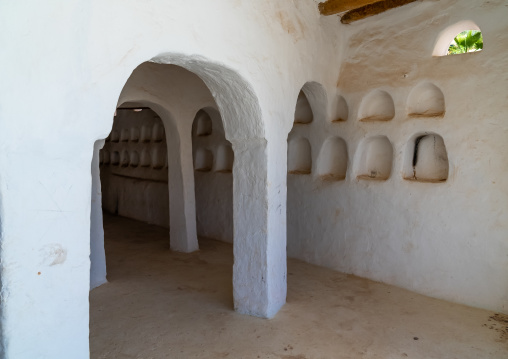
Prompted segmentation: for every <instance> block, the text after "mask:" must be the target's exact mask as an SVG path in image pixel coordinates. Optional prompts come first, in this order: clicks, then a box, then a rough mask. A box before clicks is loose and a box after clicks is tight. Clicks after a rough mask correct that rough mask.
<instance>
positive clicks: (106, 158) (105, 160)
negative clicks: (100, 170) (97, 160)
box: [101, 150, 111, 165]
mask: <svg viewBox="0 0 508 359" xmlns="http://www.w3.org/2000/svg"><path fill="white" fill-rule="evenodd" d="M101 153H102V163H103V164H105V165H109V162H110V158H111V156H110V154H109V151H108V150H101Z"/></svg>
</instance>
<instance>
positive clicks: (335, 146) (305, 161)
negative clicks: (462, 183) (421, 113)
mask: <svg viewBox="0 0 508 359" xmlns="http://www.w3.org/2000/svg"><path fill="white" fill-rule="evenodd" d="M358 156H359V157H358V158H357V162H356V168H355V172H356V173H355V175H356V178H357V179H359V180H375V181H385V180H387V179H388V178H390V174H391V172H392V163H393V146H392V144H391V142H390V140H389V139H388V138H387V137H386V136H373V137H369V138H367V139H365V140H364V141H363V142H362V143H361V145H360V149H359V154H358ZM316 171H317V174H318V176H319V178H321V179H322V180H324V181H340V180H344V179H345V178H346V174H347V171H348V150H347V144H346V141H344V139H342V138H340V137H330V138H328V139H327V140H326V141H325V142H324V143H323V145H322V147H321V150H320V152H319V156H318V160H317V166H316ZM448 171H449V164H448V154H447V151H446V146H445V143H444V141H443V138H442V137H441V136H439V135H437V134H434V133H423V134H418V135H415V136H413V137H412V138H411V139H410V140H409V141H408V143H407V146H406V151H405V153H404V164H403V178H404V179H406V180H409V181H417V182H430V183H438V182H444V181H446V180H447V179H448ZM288 173H289V174H291V175H308V174H311V173H312V151H311V146H310V143H309V141H308V140H307V139H306V138H304V137H299V138H293V139H291V140H289V142H288Z"/></svg>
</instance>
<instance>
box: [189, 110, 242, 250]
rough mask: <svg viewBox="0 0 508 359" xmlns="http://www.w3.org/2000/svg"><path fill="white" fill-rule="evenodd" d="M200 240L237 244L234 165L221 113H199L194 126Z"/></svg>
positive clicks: (197, 221)
mask: <svg viewBox="0 0 508 359" xmlns="http://www.w3.org/2000/svg"><path fill="white" fill-rule="evenodd" d="M192 151H193V157H194V183H195V195H196V225H197V233H198V236H201V237H207V238H213V239H218V240H221V241H225V242H229V243H232V242H233V174H232V171H233V162H234V153H233V148H232V146H231V143H229V141H227V140H226V137H225V133H224V128H223V125H222V118H221V116H220V113H219V111H217V110H216V109H214V108H211V107H207V108H204V109H201V110H199V111H198V112H197V114H196V116H195V118H194V122H193V125H192Z"/></svg>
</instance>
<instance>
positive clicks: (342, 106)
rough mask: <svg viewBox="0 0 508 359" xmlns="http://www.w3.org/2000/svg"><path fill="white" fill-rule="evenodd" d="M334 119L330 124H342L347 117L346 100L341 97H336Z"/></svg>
mask: <svg viewBox="0 0 508 359" xmlns="http://www.w3.org/2000/svg"><path fill="white" fill-rule="evenodd" d="M336 111H337V112H336V114H335V119H334V120H333V121H332V122H344V121H347V119H348V117H349V108H348V105H347V102H346V99H345V98H344V97H342V96H340V95H339V96H338V99H337V107H336Z"/></svg>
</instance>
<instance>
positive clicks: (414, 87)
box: [287, 1, 508, 312]
mask: <svg viewBox="0 0 508 359" xmlns="http://www.w3.org/2000/svg"><path fill="white" fill-rule="evenodd" d="M471 3H472V2H471ZM476 4H477V5H478V6H473V5H471V4H459V3H458V2H453V1H446V2H443V1H441V2H439V3H433V2H422V3H414V4H411V5H407V6H404V7H403V8H400V9H399V10H393V11H389V12H387V13H384V14H381V15H378V16H375V17H372V18H369V19H367V20H365V21H359V22H358V23H355V24H353V25H350V26H348V27H347V32H348V36H347V38H348V45H347V46H346V48H345V50H344V51H345V53H346V56H345V58H344V60H343V62H342V63H341V65H340V76H339V78H338V82H337V92H336V93H333V92H329V93H328V101H329V103H330V107H331V110H330V112H329V113H328V114H327V115H326V116H324V117H323V116H316V113H314V120H313V121H312V122H310V121H308V122H307V123H305V124H302V123H301V122H302V121H299V122H300V123H295V125H294V127H293V129H292V132H291V133H290V135H289V145H290V150H289V152H288V155H289V158H288V161H289V162H288V165H289V166H290V167H291V163H292V161H295V160H294V159H292V158H291V153H292V152H291V139H292V138H305V140H306V141H308V143H309V144H310V150H308V151H307V153H310V156H311V159H310V160H307V163H311V164H312V165H311V170H310V171H304V172H300V173H298V172H291V168H289V174H288V206H287V208H288V255H289V256H291V257H296V258H300V259H303V260H305V261H308V262H311V263H315V264H318V265H324V266H327V267H330V268H333V269H336V270H339V271H342V272H346V273H353V274H356V275H359V276H362V277H367V278H371V279H374V280H378V281H382V282H386V283H390V284H395V285H397V286H401V287H404V288H408V289H410V290H413V291H417V292H420V293H424V294H426V295H430V296H433V297H437V298H444V299H447V300H451V301H455V302H460V303H465V304H468V305H472V306H477V307H483V308H490V309H494V310H500V311H505V312H506V311H507V310H508V287H507V285H506V271H507V270H508V257H507V256H506V253H508V242H507V241H506V238H507V233H508V211H506V210H505V209H506V206H507V204H508V192H507V191H506V188H508V179H507V177H506V172H507V170H508V167H507V162H506V160H505V157H506V148H507V146H506V143H507V133H508V122H507V117H506V114H507V113H508V101H507V100H506V86H505V85H506V81H507V79H508V78H507V74H506V68H508V60H507V58H508V57H507V56H506V54H507V49H508V22H506V21H505V20H502V17H501V15H500V14H499V13H501V12H502V13H504V14H506V13H507V8H506V5H503V4H501V3H500V2H497V3H495V2H487V1H477V2H476ZM464 19H468V20H469V23H471V22H474V23H476V24H477V25H478V27H479V28H480V29H481V30H482V33H483V37H484V49H483V51H481V52H477V53H469V54H464V55H454V56H445V57H435V56H433V51H434V45H435V43H436V42H438V40H439V39H440V33H441V32H442V31H444V30H445V29H447V28H448V27H449V26H451V25H453V24H456V23H459V22H461V21H462V20H464ZM462 30H465V29H459V30H457V31H462ZM453 35H456V33H455V34H453ZM452 38H453V36H452V37H450V38H449V40H448V41H451V39H452ZM448 43H449V42H448ZM501 83H504V84H505V85H502V86H501ZM501 87H502V89H501ZM308 97H309V104H310V107H312V110H314V111H315V110H317V109H319V107H320V106H319V104H318V103H317V102H316V99H314V100H313V99H312V98H311V97H310V96H308ZM296 108H297V109H298V108H299V105H298V104H296ZM295 122H297V121H296V117H295ZM337 138H339V139H343V140H344V142H345V145H342V146H334V147H332V146H330V141H335V142H336V141H337ZM331 149H333V151H335V153H334V156H333V157H332V156H330V154H329V151H330V150H331ZM415 150H416V152H417V154H416V155H415ZM308 155H309V154H308ZM303 157H305V155H304V154H299V158H300V159H302V158H303ZM326 167H328V169H327V168H326ZM344 169H346V174H345V176H344V175H343V172H342V171H343V170H344Z"/></svg>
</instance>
